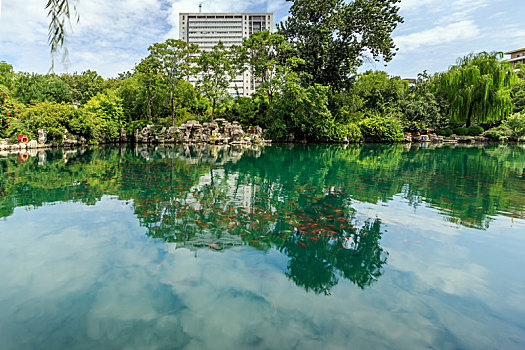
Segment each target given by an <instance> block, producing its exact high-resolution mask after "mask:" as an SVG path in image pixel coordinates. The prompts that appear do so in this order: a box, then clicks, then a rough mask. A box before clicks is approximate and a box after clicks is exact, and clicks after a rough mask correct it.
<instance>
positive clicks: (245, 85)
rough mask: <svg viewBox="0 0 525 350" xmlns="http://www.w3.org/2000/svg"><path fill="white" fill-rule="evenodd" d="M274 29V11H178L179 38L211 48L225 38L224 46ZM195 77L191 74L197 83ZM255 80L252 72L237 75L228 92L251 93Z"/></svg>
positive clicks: (235, 93) (193, 82)
mask: <svg viewBox="0 0 525 350" xmlns="http://www.w3.org/2000/svg"><path fill="white" fill-rule="evenodd" d="M263 30H268V31H269V32H272V30H273V13H267V12H265V13H179V39H180V40H182V41H185V42H187V43H189V44H197V45H198V46H199V49H201V50H206V51H208V50H211V49H212V47H214V46H215V45H217V44H218V43H219V41H222V43H223V44H224V46H226V47H230V46H232V45H241V44H242V40H243V39H244V38H248V37H249V36H250V34H252V33H255V32H259V31H263ZM196 81H197V78H196V77H192V78H190V82H191V83H192V84H195V83H196ZM255 85H256V82H255V81H254V80H253V78H252V76H251V74H250V73H249V72H244V73H243V74H242V76H238V77H236V78H235V79H234V80H233V81H232V83H231V84H230V86H229V87H228V92H229V93H230V94H231V95H234V96H236V95H237V94H239V95H241V96H249V95H251V94H252V93H253V92H254V91H255Z"/></svg>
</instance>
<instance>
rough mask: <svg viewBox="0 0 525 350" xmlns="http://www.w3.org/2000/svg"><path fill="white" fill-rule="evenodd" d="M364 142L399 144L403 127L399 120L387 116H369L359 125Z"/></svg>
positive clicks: (401, 139)
mask: <svg viewBox="0 0 525 350" xmlns="http://www.w3.org/2000/svg"><path fill="white" fill-rule="evenodd" d="M359 128H360V129H361V133H362V134H363V138H364V139H365V141H369V142H399V141H403V138H404V135H403V126H402V124H401V122H400V121H399V120H397V119H396V118H393V117H389V116H385V117H382V116H371V117H368V118H365V119H364V120H363V121H361V122H360V123H359Z"/></svg>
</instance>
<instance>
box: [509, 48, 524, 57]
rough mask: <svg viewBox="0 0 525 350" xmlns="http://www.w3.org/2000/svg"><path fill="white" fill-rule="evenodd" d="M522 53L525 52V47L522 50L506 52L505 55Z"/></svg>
mask: <svg viewBox="0 0 525 350" xmlns="http://www.w3.org/2000/svg"><path fill="white" fill-rule="evenodd" d="M521 51H525V46H524V47H522V48H521V49H516V50H512V51H509V52H505V55H511V54H513V53H516V52H521Z"/></svg>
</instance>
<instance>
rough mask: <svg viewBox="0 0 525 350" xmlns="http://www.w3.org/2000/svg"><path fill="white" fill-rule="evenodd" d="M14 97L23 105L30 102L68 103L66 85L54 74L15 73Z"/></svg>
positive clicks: (69, 99) (69, 95)
mask: <svg viewBox="0 0 525 350" xmlns="http://www.w3.org/2000/svg"><path fill="white" fill-rule="evenodd" d="M13 89H14V95H15V96H16V98H17V99H18V100H19V101H20V102H22V103H25V104H28V103H30V102H44V101H49V102H70V101H71V93H70V89H69V87H68V85H67V84H66V83H65V82H64V81H63V80H62V79H61V78H60V77H59V76H57V75H55V74H47V75H42V74H36V73H32V74H30V73H23V72H20V73H17V74H16V75H15V78H14V82H13Z"/></svg>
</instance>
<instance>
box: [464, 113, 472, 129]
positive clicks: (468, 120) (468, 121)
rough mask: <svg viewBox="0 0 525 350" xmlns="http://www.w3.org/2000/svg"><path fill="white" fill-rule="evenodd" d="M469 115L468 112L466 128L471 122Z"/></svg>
mask: <svg viewBox="0 0 525 350" xmlns="http://www.w3.org/2000/svg"><path fill="white" fill-rule="evenodd" d="M470 117H471V115H470V113H469V114H468V117H467V122H466V123H465V127H467V128H470V124H471V121H470Z"/></svg>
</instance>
